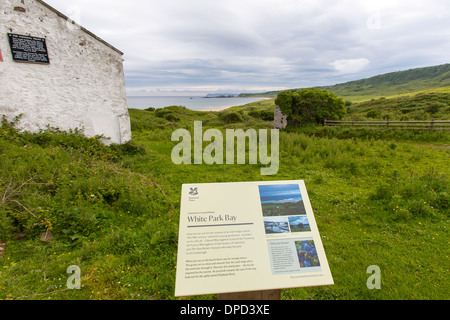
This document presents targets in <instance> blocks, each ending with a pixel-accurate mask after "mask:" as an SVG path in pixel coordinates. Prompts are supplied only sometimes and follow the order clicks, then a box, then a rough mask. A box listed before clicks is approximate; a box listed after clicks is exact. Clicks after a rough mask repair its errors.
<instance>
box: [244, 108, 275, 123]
mask: <svg viewBox="0 0 450 320" xmlns="http://www.w3.org/2000/svg"><path fill="white" fill-rule="evenodd" d="M248 115H249V116H251V117H253V118H257V119H261V120H264V121H272V120H273V119H274V118H275V114H274V112H273V111H269V110H254V111H250V112H249V113H248Z"/></svg>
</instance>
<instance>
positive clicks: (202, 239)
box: [175, 180, 334, 297]
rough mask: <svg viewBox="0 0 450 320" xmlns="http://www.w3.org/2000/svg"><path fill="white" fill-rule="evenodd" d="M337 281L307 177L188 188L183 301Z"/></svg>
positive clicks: (179, 279)
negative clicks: (313, 207) (330, 265)
mask: <svg viewBox="0 0 450 320" xmlns="http://www.w3.org/2000/svg"><path fill="white" fill-rule="evenodd" d="M333 284H334V280H333V276H332V274H331V270H330V267H329V265H328V261H327V258H326V255H325V250H324V248H323V244H322V241H321V237H320V234H319V230H318V227H317V223H316V220H315V217H314V213H313V210H312V207H311V203H310V200H309V197H308V193H307V190H306V186H305V183H304V181H303V180H295V181H266V182H240V183H212V184H185V185H183V186H182V195H181V209H180V226H179V242H178V257H177V274H176V284H175V296H176V297H183V296H197V295H209V294H225V293H237V292H251V291H265V290H279V289H288V288H298V287H310V286H326V285H333Z"/></svg>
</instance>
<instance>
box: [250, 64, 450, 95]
mask: <svg viewBox="0 0 450 320" xmlns="http://www.w3.org/2000/svg"><path fill="white" fill-rule="evenodd" d="M446 86H450V64H443V65H438V66H432V67H425V68H416V69H410V70H405V71H397V72H391V73H387V74H382V75H378V76H375V77H371V78H368V79H361V80H356V81H350V82H346V83H341V84H336V85H333V86H323V87H320V88H322V89H326V90H329V91H331V92H333V93H334V94H336V95H338V96H341V97H343V98H344V99H346V100H350V101H353V102H360V101H364V100H370V99H372V98H380V97H386V96H392V95H398V94H402V93H410V92H417V91H422V90H429V89H435V88H441V87H446ZM279 92H280V91H272V92H266V93H254V94H242V95H241V96H243V97H255V96H258V97H269V98H275V97H276V96H277V95H278V93H279Z"/></svg>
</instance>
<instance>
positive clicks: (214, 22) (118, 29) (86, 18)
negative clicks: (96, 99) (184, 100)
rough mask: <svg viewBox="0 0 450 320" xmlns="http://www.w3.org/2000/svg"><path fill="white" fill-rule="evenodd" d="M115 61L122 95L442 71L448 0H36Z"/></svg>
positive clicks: (448, 42)
mask: <svg viewBox="0 0 450 320" xmlns="http://www.w3.org/2000/svg"><path fill="white" fill-rule="evenodd" d="M45 1H46V2H47V3H48V4H50V5H51V6H53V7H54V8H56V9H57V10H59V11H61V12H62V13H64V14H65V15H67V16H68V17H69V18H71V19H73V20H75V21H76V22H78V23H80V24H81V25H82V26H83V27H85V28H86V29H88V30H89V31H91V32H93V33H94V34H96V35H97V36H99V37H100V38H102V39H104V40H105V41H107V42H109V43H110V44H112V45H113V46H115V47H117V48H118V49H119V50H121V51H123V52H124V53H125V55H124V59H125V62H124V67H125V78H126V83H127V91H128V94H129V95H156V96H158V95H203V94H206V93H216V92H222V93H243V92H264V91H270V90H280V89H289V88H303V87H311V86H318V85H329V84H336V83H342V82H347V81H350V80H357V79H361V78H367V77H370V76H374V75H378V74H381V73H386V72H392V71H398V70H407V69H410V68H417V67H425V66H432V65H438V64H443V63H449V62H450V59H449V56H450V1H448V0H423V1H422V0H419V1H413V0H374V1H372V0H367V1H364V0H129V1H123V0H45Z"/></svg>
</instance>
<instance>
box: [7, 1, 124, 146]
mask: <svg viewBox="0 0 450 320" xmlns="http://www.w3.org/2000/svg"><path fill="white" fill-rule="evenodd" d="M23 11H25V12H23ZM8 33H14V34H20V35H27V36H33V37H40V38H46V43H47V48H48V53H49V58H50V64H49V65H42V64H33V63H20V62H14V61H13V60H12V54H11V50H10V46H9V40H8ZM0 50H1V53H2V56H3V62H0V115H3V114H4V115H6V116H7V118H8V119H10V120H11V119H13V118H14V117H15V116H17V115H19V114H23V117H22V120H21V121H20V124H19V126H20V128H21V129H23V130H27V131H32V132H35V131H37V130H39V129H40V128H42V129H45V128H46V127H47V125H50V126H52V127H57V128H59V129H61V130H69V129H75V128H80V129H84V132H85V134H86V135H87V136H89V137H91V136H94V135H101V134H103V135H105V136H106V137H109V138H110V140H109V142H110V143H125V142H127V141H129V140H131V126H130V117H129V114H128V106H127V98H126V90H125V79H124V72H123V60H122V53H121V52H120V51H119V50H117V49H115V48H114V47H112V46H110V45H109V44H107V43H105V42H104V41H103V40H101V39H99V38H98V37H96V36H95V35H93V34H92V33H90V32H89V31H87V30H85V29H84V28H81V27H79V26H76V25H73V24H72V23H71V21H70V19H69V20H68V19H67V18H66V17H64V16H63V15H62V14H60V13H59V12H57V11H55V10H52V8H49V7H47V6H46V5H45V3H43V2H42V1H39V0H0ZM109 142H107V143H109Z"/></svg>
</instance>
